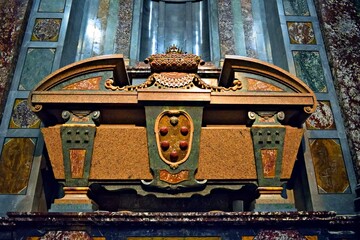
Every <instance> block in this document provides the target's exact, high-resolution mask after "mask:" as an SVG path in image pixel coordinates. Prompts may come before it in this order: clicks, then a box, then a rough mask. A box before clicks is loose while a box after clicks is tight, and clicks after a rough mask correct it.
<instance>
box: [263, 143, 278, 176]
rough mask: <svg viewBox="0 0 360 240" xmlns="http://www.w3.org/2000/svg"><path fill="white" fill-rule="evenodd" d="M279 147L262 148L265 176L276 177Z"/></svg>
mask: <svg viewBox="0 0 360 240" xmlns="http://www.w3.org/2000/svg"><path fill="white" fill-rule="evenodd" d="M277 153H278V152H277V149H261V160H262V165H263V174H264V177H265V178H274V177H275V167H276V159H277Z"/></svg>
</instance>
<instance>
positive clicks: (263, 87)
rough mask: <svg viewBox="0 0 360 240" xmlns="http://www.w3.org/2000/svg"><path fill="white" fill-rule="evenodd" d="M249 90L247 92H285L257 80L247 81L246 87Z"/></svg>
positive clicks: (249, 79) (248, 79)
mask: <svg viewBox="0 0 360 240" xmlns="http://www.w3.org/2000/svg"><path fill="white" fill-rule="evenodd" d="M245 87H246V88H247V91H255V92H258V91H260V92H263V91H264V92H283V91H284V90H282V89H281V88H279V87H277V86H274V85H272V84H269V83H266V82H263V81H259V80H256V79H251V78H247V79H246V83H245V86H244V89H245Z"/></svg>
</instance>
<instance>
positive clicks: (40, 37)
mask: <svg viewBox="0 0 360 240" xmlns="http://www.w3.org/2000/svg"><path fill="white" fill-rule="evenodd" d="M60 26H61V19H57V18H38V19H36V20H35V25H34V27H33V33H32V35H31V41H47V42H56V41H57V40H58V39H59V31H60Z"/></svg>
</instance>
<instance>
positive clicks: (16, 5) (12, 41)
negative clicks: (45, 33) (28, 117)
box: [0, 0, 31, 118]
mask: <svg viewBox="0 0 360 240" xmlns="http://www.w3.org/2000/svg"><path fill="white" fill-rule="evenodd" d="M28 2H29V1H28V0H13V1H0V21H1V24H0V33H1V34H0V53H1V57H0V103H2V102H3V99H4V98H5V97H6V89H8V86H9V83H10V79H11V77H12V74H13V72H14V69H15V61H16V58H17V55H18V52H19V48H18V47H19V46H20V44H21V40H22V35H23V33H24V31H25V28H26V23H27V21H25V20H24V19H25V16H26V10H27V8H28V7H31V4H29V3H28ZM30 2H31V1H30ZM3 107H4V106H0V118H1V115H2V112H3Z"/></svg>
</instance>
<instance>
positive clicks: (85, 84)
mask: <svg viewBox="0 0 360 240" xmlns="http://www.w3.org/2000/svg"><path fill="white" fill-rule="evenodd" d="M101 78H102V77H101V76H99V77H93V78H88V79H85V80H82V81H79V82H76V83H72V84H69V85H67V86H65V87H63V88H62V89H63V90H99V89H100V81H101Z"/></svg>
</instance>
